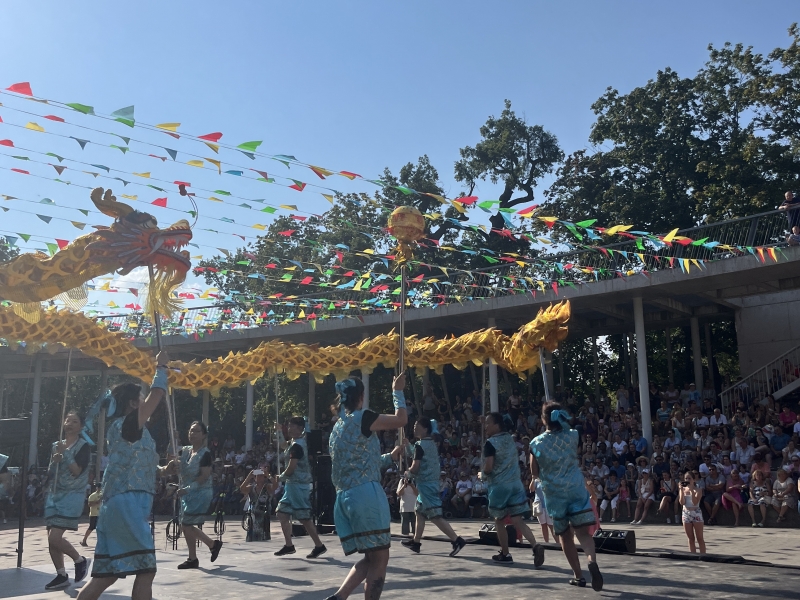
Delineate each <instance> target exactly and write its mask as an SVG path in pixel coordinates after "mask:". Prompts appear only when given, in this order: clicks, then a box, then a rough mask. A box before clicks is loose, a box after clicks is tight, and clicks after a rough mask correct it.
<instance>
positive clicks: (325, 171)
mask: <svg viewBox="0 0 800 600" xmlns="http://www.w3.org/2000/svg"><path fill="white" fill-rule="evenodd" d="M308 168H309V169H311V170H312V171H314V173H316V175H317V177H319V178H320V179H325V178H326V177H330V176H331V175H333V171H329V170H328V169H323V168H322V167H315V166H314V165H309V167H308Z"/></svg>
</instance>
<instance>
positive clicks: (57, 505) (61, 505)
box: [44, 492, 86, 531]
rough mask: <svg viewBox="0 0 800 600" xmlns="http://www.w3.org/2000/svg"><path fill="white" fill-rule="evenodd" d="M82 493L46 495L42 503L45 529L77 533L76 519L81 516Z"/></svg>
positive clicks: (84, 496)
mask: <svg viewBox="0 0 800 600" xmlns="http://www.w3.org/2000/svg"><path fill="white" fill-rule="evenodd" d="M85 499H86V494H85V493H84V492H56V493H54V494H48V495H47V499H46V500H45V503H44V522H45V525H47V528H48V529H50V528H55V529H66V530H68V531H78V519H79V518H80V516H81V515H82V514H83V503H84V500H85Z"/></svg>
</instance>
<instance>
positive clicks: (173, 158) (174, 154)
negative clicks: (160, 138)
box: [164, 148, 178, 160]
mask: <svg viewBox="0 0 800 600" xmlns="http://www.w3.org/2000/svg"><path fill="white" fill-rule="evenodd" d="M164 150H166V151H167V154H169V155H170V156H171V157H172V160H177V158H178V151H177V150H171V149H170V148H164Z"/></svg>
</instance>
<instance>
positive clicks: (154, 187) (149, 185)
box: [147, 183, 167, 192]
mask: <svg viewBox="0 0 800 600" xmlns="http://www.w3.org/2000/svg"><path fill="white" fill-rule="evenodd" d="M147 187H150V188H153V189H154V190H158V191H159V192H166V191H167V190H165V189H164V188H160V187H158V186H157V185H151V184H149V183H148V184H147Z"/></svg>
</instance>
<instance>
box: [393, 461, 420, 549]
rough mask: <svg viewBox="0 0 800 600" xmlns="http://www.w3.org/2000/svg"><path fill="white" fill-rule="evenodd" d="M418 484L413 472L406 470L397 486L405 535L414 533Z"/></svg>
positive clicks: (402, 530)
mask: <svg viewBox="0 0 800 600" xmlns="http://www.w3.org/2000/svg"><path fill="white" fill-rule="evenodd" d="M418 493H419V492H418V491H417V488H416V486H415V485H414V480H413V479H412V478H411V474H410V473H408V472H406V473H405V474H404V475H403V477H402V478H401V479H400V483H399V484H398V486H397V497H398V498H399V499H400V522H401V528H402V529H401V532H402V534H403V535H408V534H409V533H412V534H413V533H414V525H415V522H414V521H415V519H414V502H416V500H417V494H418Z"/></svg>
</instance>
